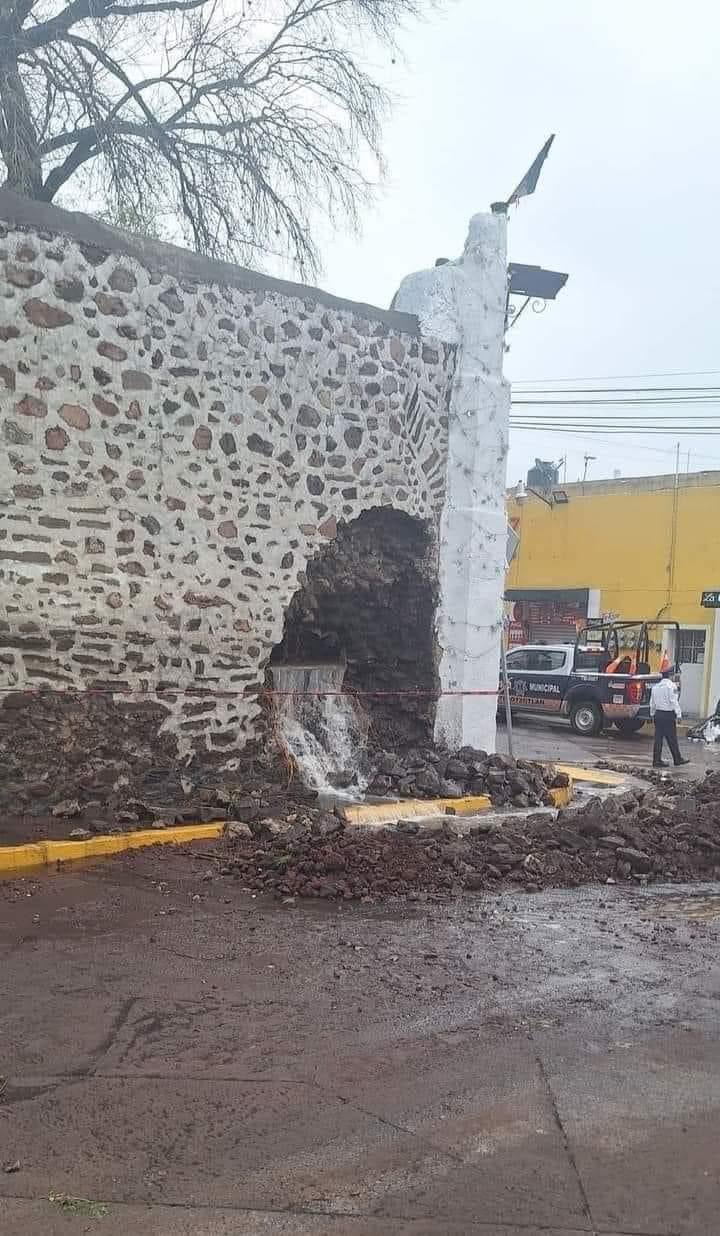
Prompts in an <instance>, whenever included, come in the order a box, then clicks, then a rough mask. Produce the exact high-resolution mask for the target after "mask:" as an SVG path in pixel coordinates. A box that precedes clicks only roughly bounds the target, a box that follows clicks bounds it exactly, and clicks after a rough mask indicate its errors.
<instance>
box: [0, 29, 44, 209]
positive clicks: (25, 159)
mask: <svg viewBox="0 0 720 1236" xmlns="http://www.w3.org/2000/svg"><path fill="white" fill-rule="evenodd" d="M8 43H9V45H7V44H6V46H5V47H4V48H2V50H0V109H1V114H0V148H1V149H2V156H3V159H4V160H5V164H6V167H7V169H8V174H7V179H6V181H5V186H4V187H5V188H6V189H14V190H15V192H16V193H24V194H26V196H28V197H39V196H40V194H41V191H42V162H41V159H40V154H39V151H38V140H37V133H36V132H35V125H34V124H33V120H32V116H31V114H30V106H29V104H28V98H27V94H26V93H25V87H24V85H23V82H22V78H21V76H20V70H19V68H18V62H17V56H16V53H15V49H14V47H13V46H12V43H10V42H9V40H8Z"/></svg>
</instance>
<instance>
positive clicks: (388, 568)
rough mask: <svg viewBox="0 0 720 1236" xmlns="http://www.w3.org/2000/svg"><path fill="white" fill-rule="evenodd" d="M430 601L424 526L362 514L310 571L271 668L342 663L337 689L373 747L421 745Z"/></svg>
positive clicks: (432, 699) (430, 664) (431, 705)
mask: <svg viewBox="0 0 720 1236" xmlns="http://www.w3.org/2000/svg"><path fill="white" fill-rule="evenodd" d="M437 602H438V582H437V548H436V543H435V538H434V536H433V534H432V531H431V528H430V526H429V525H428V524H427V523H426V522H424V521H422V520H419V519H414V518H413V517H412V516H410V515H405V514H403V512H401V511H396V510H394V509H392V508H391V507H378V508H375V509H373V510H370V511H365V512H364V513H363V514H362V515H360V516H359V517H358V518H357V519H355V520H352V521H351V522H350V523H348V524H342V523H341V524H339V525H338V530H337V536H336V538H335V539H334V540H333V541H331V542H329V543H328V544H327V545H326V546H324V547H323V549H322V550H321V551H320V553H319V554H318V555H317V556H316V557H315V558H314V559H313V560H312V562H310V563H309V565H308V568H307V578H306V583H305V584H304V586H303V587H302V588H301V590H300V591H299V592H297V593H296V594H295V596H294V597H293V600H292V601H291V603H290V605H289V607H288V611H287V614H286V618H285V630H284V634H283V639H282V642H281V643H280V644H279V645H278V646H277V647H276V648H275V649H274V651H273V654H272V657H271V659H270V663H271V665H272V664H279V663H283V662H286V663H296V662H307V661H335V662H336V661H342V660H344V661H346V663H347V669H346V673H345V682H344V685H345V688H346V689H350V690H356V691H358V692H359V693H361V697H362V703H363V706H364V707H365V708H366V710H367V712H368V713H369V715H370V720H371V731H370V738H371V741H372V742H373V744H375V743H377V744H378V745H381V746H383V747H397V746H402V745H404V744H406V743H417V742H422V741H424V740H426V739H429V738H430V737H431V736H432V728H433V722H434V718H435V708H436V704H437V694H438V684H439V679H438V655H439V654H438V648H437V644H436V639H435V611H436V608H437ZM268 685H270V683H268ZM364 692H369V693H371V694H368V695H364V694H362V693H364ZM373 692H378V693H379V694H372V693H373ZM382 692H388V693H390V694H386V695H383V694H380V693H382Z"/></svg>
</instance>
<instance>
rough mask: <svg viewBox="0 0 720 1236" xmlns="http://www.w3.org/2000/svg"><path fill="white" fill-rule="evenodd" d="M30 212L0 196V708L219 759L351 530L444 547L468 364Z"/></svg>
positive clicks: (368, 321) (393, 319)
mask: <svg viewBox="0 0 720 1236" xmlns="http://www.w3.org/2000/svg"><path fill="white" fill-rule="evenodd" d="M18 202H19V199H16V198H13V196H12V195H10V194H5V193H0V219H5V223H4V224H2V225H0V291H1V296H0V342H1V344H2V350H1V355H0V690H1V691H2V693H3V694H2V696H0V702H1V701H2V699H4V700H5V701H6V704H8V703H9V705H10V707H12V706H13V705H14V706H15V707H16V709H17V705H18V695H20V696H22V693H25V692H29V691H37V689H39V688H40V689H44V690H51V691H53V692H57V693H58V695H57V696H55V697H53V708H52V709H49V710H48V726H49V725H50V724H51V719H52V724H53V725H54V726H55V727H58V726H60V721H59V720H58V717H57V715H56V714H57V711H58V700H59V701H60V705H59V707H60V711H61V712H62V701H63V700H67V701H68V707H70V708H71V709H73V710H77V707H78V698H79V697H78V693H82V692H86V691H92V692H93V696H94V699H95V700H96V701H97V700H103V701H105V705H104V706H106V707H107V709H108V710H110V711H112V710H114V709H116V707H120V708H121V710H123V709H126V708H127V703H128V700H133V701H152V703H153V707H154V708H155V706H156V705H158V704H161V705H162V714H161V716H162V720H161V722H160V724H159V729H160V731H161V732H162V740H161V741H162V743H163V744H164V747H165V756H166V757H167V754H168V748H167V739H168V737H171V738H172V743H171V744H170V747H171V748H172V749H174V750H175V751H176V752H178V753H179V754H180V755H182V756H186V757H188V758H191V757H196V756H198V754H199V753H203V752H206V751H208V750H216V751H221V752H225V751H227V750H228V749H232V748H235V747H237V746H238V745H242V743H243V742H245V741H246V740H247V739H249V738H252V737H253V736H254V735H255V733H256V728H257V723H258V717H259V714H260V703H259V700H258V689H259V688H260V687H261V686H262V683H263V680H264V673H265V667H266V664H267V661H268V658H269V656H270V653H271V650H272V649H273V647H274V646H275V645H276V644H277V643H278V642H279V641H280V640H281V638H282V634H283V622H284V615H285V611H286V608H287V606H288V604H289V602H290V600H291V598H292V597H293V595H294V594H295V593H296V592H297V591H298V589H299V588H301V587H302V585H303V583H304V581H305V572H306V569H307V566H308V563H309V562H311V561H312V559H313V558H314V556H315V555H316V553H317V552H318V551H319V549H320V548H321V547H322V546H323V545H327V543H328V542H330V541H332V540H333V538H335V536H336V533H337V528H338V524H339V523H341V522H342V523H344V524H348V523H349V522H351V521H352V520H354V519H356V518H357V517H358V516H359V515H361V514H362V512H363V511H367V510H370V509H372V508H374V507H382V506H392V507H393V508H395V510H397V511H399V512H404V513H405V514H406V515H409V516H413V517H416V518H417V519H419V520H422V521H424V522H426V523H427V524H428V525H429V526H430V527H433V528H436V527H437V525H438V522H439V516H440V511H441V509H442V506H443V501H444V493H445V474H446V464H447V406H448V398H449V390H450V386H451V382H452V376H453V368H454V360H455V350H454V348H453V347H452V346H447V345H443V344H440V343H438V342H437V341H435V340H433V339H431V338H421V337H420V335H419V333H418V330H417V324H416V322H415V320H414V319H413V318H411V317H409V316H408V315H406V314H392V313H383V312H382V311H380V310H371V309H369V308H368V307H367V306H353V305H352V304H350V303H347V302H342V301H338V300H336V299H335V298H333V297H330V296H326V295H325V294H323V293H321V292H318V291H317V290H316V289H312V288H305V287H301V286H299V285H287V284H280V283H276V282H274V281H273V280H270V279H265V278H263V277H262V276H258V275H254V274H252V272H246V271H242V270H240V269H239V268H235V267H229V266H225V265H223V264H219V263H212V262H206V261H204V260H203V259H200V258H198V257H197V255H192V254H185V253H184V252H182V251H179V250H176V249H173V248H172V247H170V246H163V245H158V244H151V243H145V242H140V241H138V240H137V239H136V238H131V237H127V236H124V235H123V234H121V233H118V232H115V231H113V230H112V229H107V228H103V227H101V226H100V225H98V224H97V223H95V222H93V221H91V220H88V219H84V218H83V217H82V216H70V215H67V214H66V213H64V212H61V211H57V210H55V209H54V208H46V207H39V206H38V205H37V204H31V203H24V204H22V207H19V206H18ZM26 208H27V209H26ZM0 711H2V710H1V709H0ZM36 714H37V703H36V702H34V703H33V715H36ZM120 715H122V716H124V715H125V712H122V711H121V714H120ZM153 715H154V716H156V717H157V715H158V714H157V713H156V712H154V713H153ZM5 719H6V720H7V715H6V717H5ZM155 724H157V720H156V722H155ZM0 728H2V726H1V725H0ZM45 737H46V738H47V735H45ZM145 737H146V735H145ZM42 741H43V734H42V726H39V727H38V743H39V744H42ZM144 741H145V738H144ZM23 758H25V759H27V758H28V755H27V751H26V752H25V755H24V757H23ZM14 772H15V773H16V772H17V770H12V769H11V770H10V774H11V776H12V775H13V774H14Z"/></svg>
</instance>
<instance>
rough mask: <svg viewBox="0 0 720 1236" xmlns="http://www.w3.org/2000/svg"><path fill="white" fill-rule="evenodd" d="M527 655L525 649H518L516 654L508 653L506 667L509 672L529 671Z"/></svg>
mask: <svg viewBox="0 0 720 1236" xmlns="http://www.w3.org/2000/svg"><path fill="white" fill-rule="evenodd" d="M528 656H529V653H528V652H527V649H525V648H518V650H517V652H509V653H508V655H507V667H508V669H509V670H524V669H529V668H530V667H529V665H528Z"/></svg>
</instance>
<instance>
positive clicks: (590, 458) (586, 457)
mask: <svg viewBox="0 0 720 1236" xmlns="http://www.w3.org/2000/svg"><path fill="white" fill-rule="evenodd" d="M583 459H584V460H585V467H584V468H583V485H584V484H585V482H586V480H587V470H588V464H589V463H590V461H591V460H595V459H597V455H584V456H583Z"/></svg>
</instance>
